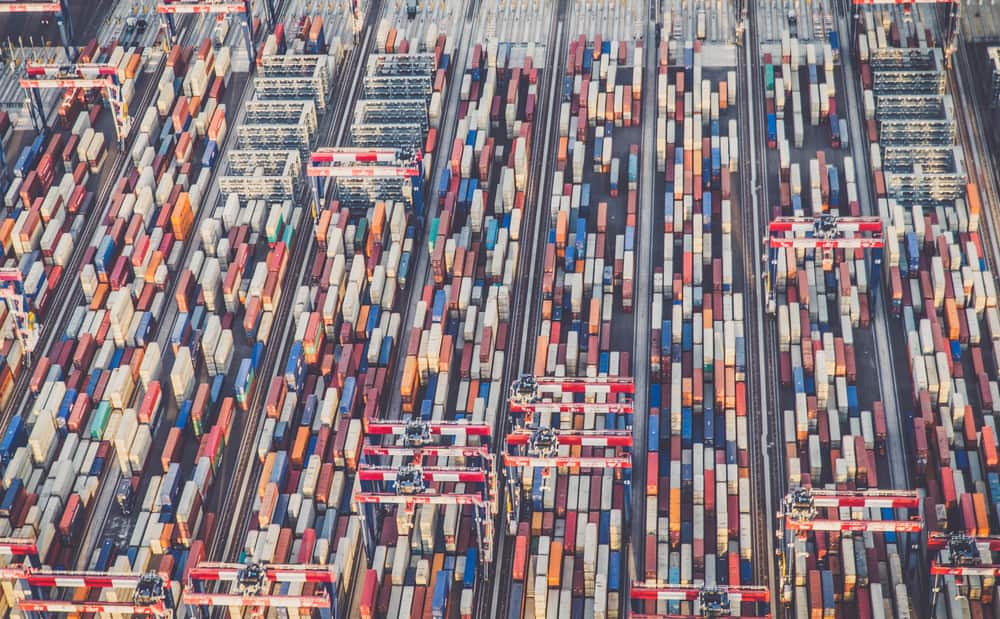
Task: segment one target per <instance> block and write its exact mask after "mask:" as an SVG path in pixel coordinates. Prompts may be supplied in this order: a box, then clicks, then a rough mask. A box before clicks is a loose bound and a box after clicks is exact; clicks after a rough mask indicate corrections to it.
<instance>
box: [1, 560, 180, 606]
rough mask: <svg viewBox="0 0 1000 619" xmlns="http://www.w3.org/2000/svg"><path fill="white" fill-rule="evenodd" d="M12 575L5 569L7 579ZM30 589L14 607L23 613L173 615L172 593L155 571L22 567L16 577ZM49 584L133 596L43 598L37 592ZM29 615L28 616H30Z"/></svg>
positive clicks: (46, 587) (49, 585) (48, 586)
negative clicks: (127, 592)
mask: <svg viewBox="0 0 1000 619" xmlns="http://www.w3.org/2000/svg"><path fill="white" fill-rule="evenodd" d="M12 575H13V574H10V573H9V572H8V571H5V572H4V578H5V579H8V578H9V577H10V576H12ZM16 580H17V581H18V582H20V583H23V585H22V586H23V587H25V588H26V589H27V590H29V591H31V592H32V593H31V597H30V598H26V599H18V601H17V607H18V609H19V610H21V611H22V612H25V613H42V615H41V616H43V617H44V616H45V614H46V613H60V614H76V613H120V614H127V615H132V616H139V617H156V618H158V619H168V618H172V617H173V616H174V601H173V593H172V592H171V591H170V586H169V584H168V583H167V582H165V581H164V579H163V577H162V576H160V575H159V574H157V573H155V572H148V573H146V574H133V573H131V572H92V571H57V570H49V569H38V568H25V569H24V572H23V573H22V574H21V575H20V576H19V577H17V578H16ZM52 587H66V588H72V589H75V588H80V587H84V588H88V589H125V590H130V591H132V599H131V600H128V601H123V602H110V601H109V602H101V601H79V602H78V601H75V600H60V599H46V598H45V597H44V596H42V595H41V594H40V593H39V592H40V591H42V590H43V589H48V588H52ZM29 616H30V615H29Z"/></svg>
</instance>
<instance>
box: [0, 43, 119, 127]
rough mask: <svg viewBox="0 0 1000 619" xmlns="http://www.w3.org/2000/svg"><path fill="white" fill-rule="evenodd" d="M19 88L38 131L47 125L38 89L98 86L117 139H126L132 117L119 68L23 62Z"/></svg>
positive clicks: (82, 64) (86, 64)
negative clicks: (111, 119) (123, 92)
mask: <svg viewBox="0 0 1000 619" xmlns="http://www.w3.org/2000/svg"><path fill="white" fill-rule="evenodd" d="M19 82H20V85H21V88H24V89H25V90H27V91H28V93H29V97H28V102H29V104H30V111H31V119H32V123H33V124H34V125H35V129H36V130H38V131H39V132H41V131H45V130H46V129H47V127H48V123H47V121H46V114H45V109H44V107H43V106H42V98H41V95H40V94H39V90H40V89H43V88H55V89H60V90H64V89H67V88H100V89H102V90H103V91H104V95H105V98H106V99H107V100H108V103H109V104H110V107H111V114H112V116H113V118H114V121H115V133H116V135H117V137H118V143H119V144H121V145H123V146H124V144H125V141H126V140H127V139H128V133H129V130H130V129H131V127H132V119H131V118H130V117H129V113H128V102H127V101H125V99H124V97H123V95H122V85H121V82H120V81H119V79H118V69H117V68H116V67H114V66H111V65H109V64H102V63H76V64H43V63H35V62H29V63H27V64H26V65H25V76H24V77H22V78H21V79H20V80H19Z"/></svg>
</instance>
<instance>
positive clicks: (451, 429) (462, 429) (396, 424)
mask: <svg viewBox="0 0 1000 619" xmlns="http://www.w3.org/2000/svg"><path fill="white" fill-rule="evenodd" d="M365 434H366V435H367V436H400V437H402V442H403V445H404V446H408V447H419V446H423V445H433V444H438V441H436V440H435V439H438V440H439V439H440V438H443V437H446V436H450V437H454V438H455V439H458V438H459V437H463V438H464V437H468V436H478V437H481V438H482V440H486V441H489V438H490V434H492V432H491V430H490V427H489V426H488V425H486V424H485V423H448V422H445V423H430V422H427V421H422V420H419V419H417V420H411V421H382V420H378V421H372V420H369V421H368V423H367V425H366V427H365Z"/></svg>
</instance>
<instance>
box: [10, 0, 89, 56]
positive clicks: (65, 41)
mask: <svg viewBox="0 0 1000 619" xmlns="http://www.w3.org/2000/svg"><path fill="white" fill-rule="evenodd" d="M7 13H55V16H56V24H57V25H58V26H59V38H60V39H61V41H62V46H63V51H65V52H66V58H67V59H68V60H73V59H74V53H73V48H72V45H73V21H72V15H71V14H70V10H69V2H68V1H67V0H56V1H55V2H0V14H7Z"/></svg>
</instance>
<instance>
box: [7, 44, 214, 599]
mask: <svg viewBox="0 0 1000 619" xmlns="http://www.w3.org/2000/svg"><path fill="white" fill-rule="evenodd" d="M206 50H208V51H210V50H211V44H210V43H209V42H206V43H205V44H204V45H202V48H201V50H198V51H196V50H194V49H192V48H190V47H181V46H178V47H175V48H174V50H173V51H172V53H171V54H170V55H169V56H168V58H167V61H166V68H165V70H164V74H163V77H162V79H161V81H160V82H159V84H158V85H157V88H158V91H159V96H158V105H159V106H160V109H158V107H157V106H155V105H154V106H152V107H150V108H149V109H148V110H146V111H145V112H144V113H143V114H141V115H140V116H139V117H138V118H139V119H140V120H139V123H140V124H139V134H140V138H139V142H140V144H138V145H141V146H142V147H143V148H141V149H137V151H138V152H137V153H136V155H137V156H136V157H135V159H137V161H136V160H135V159H134V160H133V162H132V163H133V165H132V166H130V167H129V168H128V169H127V170H126V172H125V173H124V175H123V176H122V178H121V179H120V180H119V182H118V183H117V184H116V185H115V186H114V189H113V191H112V195H111V201H110V204H109V205H108V209H107V214H106V217H105V218H104V219H103V220H102V221H101V222H100V227H99V228H98V232H97V234H96V235H95V237H94V240H93V241H92V244H91V245H90V246H88V247H87V248H86V250H85V252H84V256H83V267H82V269H81V272H80V274H79V277H80V285H81V288H82V290H83V293H84V298H85V300H86V303H85V304H84V305H80V306H78V307H75V308H73V309H72V311H71V313H70V319H69V324H68V326H67V329H66V332H65V337H63V339H61V340H60V341H59V342H58V343H57V344H55V347H54V348H53V349H52V350H51V351H50V352H49V354H48V355H47V356H45V357H43V358H42V359H41V360H40V361H39V363H38V366H37V367H36V369H35V372H34V374H33V376H32V379H31V381H30V387H31V390H32V392H34V393H35V394H36V396H35V400H34V404H33V406H32V408H31V409H30V413H29V414H27V415H26V416H24V417H21V416H15V417H14V419H13V421H12V422H11V425H10V426H9V427H8V429H7V430H6V434H5V437H7V438H6V439H5V440H6V441H7V442H6V443H5V447H4V449H6V453H10V454H11V455H10V458H11V460H10V462H16V463H17V464H16V466H15V467H13V468H12V467H10V466H8V467H7V469H6V470H5V474H6V475H7V477H8V478H9V482H10V483H5V488H7V489H8V493H9V488H10V484H11V483H15V480H17V483H21V484H23V486H22V489H21V490H16V491H15V493H14V494H10V496H11V500H12V504H20V503H23V504H24V505H25V507H24V508H23V510H22V512H23V513H22V512H18V515H16V516H15V518H16V519H8V520H7V521H6V524H5V526H8V527H9V528H8V531H9V532H10V533H12V534H13V533H18V534H19V533H22V532H23V533H28V534H29V536H31V537H36V536H37V537H38V540H39V552H40V555H41V557H42V558H43V560H44V562H45V563H46V564H49V565H71V564H73V563H74V554H75V552H77V550H76V549H77V548H78V547H79V546H80V545H81V543H82V539H81V537H80V535H81V532H80V531H79V528H80V526H81V525H82V523H83V522H84V520H86V518H87V514H88V513H89V512H90V511H91V510H92V509H93V507H92V506H93V504H94V498H95V497H96V493H97V491H98V489H99V487H100V485H101V483H115V480H116V479H117V478H118V473H109V467H104V465H103V463H104V462H110V461H112V460H115V461H116V462H117V464H118V469H119V473H120V474H121V475H123V476H125V477H126V478H127V477H133V476H136V475H139V474H140V473H141V472H143V471H145V470H149V468H150V467H149V466H148V464H147V463H148V460H149V455H150V451H151V449H152V444H153V443H154V442H156V441H155V439H154V436H159V435H160V434H161V429H163V428H164V425H165V424H162V423H161V420H162V418H163V414H164V411H165V410H166V407H165V403H164V400H165V399H166V398H165V397H164V395H165V394H163V392H162V391H161V389H160V380H161V377H160V373H161V372H160V370H161V354H160V347H159V345H157V344H156V342H155V341H153V340H154V337H153V336H154V335H155V334H156V331H157V330H158V329H159V326H160V320H161V319H162V317H163V315H164V311H165V304H166V303H167V293H166V291H165V290H164V288H165V287H166V284H167V282H168V281H170V273H171V271H173V272H176V270H177V266H178V264H177V263H178V261H179V259H180V255H181V253H182V245H183V240H184V239H185V238H186V237H187V236H188V233H189V231H190V228H191V219H192V215H191V210H192V208H197V204H198V202H199V199H200V196H201V195H202V194H203V193H204V191H205V189H206V185H207V182H208V172H209V171H208V170H206V169H202V170H200V171H199V170H198V166H197V165H196V164H193V163H191V162H190V161H189V158H190V153H191V150H193V148H194V147H195V145H197V144H198V142H199V141H200V136H199V134H198V131H197V128H196V123H195V122H192V118H193V117H202V118H203V117H204V115H206V114H210V112H207V111H206V110H211V109H213V108H215V107H216V106H217V105H218V103H219V101H218V100H217V99H216V98H215V97H214V96H212V95H211V94H209V95H206V96H205V97H204V98H202V99H201V101H202V102H203V103H195V104H193V105H192V104H185V105H180V103H181V102H183V100H184V99H185V98H184V97H183V96H180V97H178V96H177V93H178V91H181V90H182V89H184V88H186V86H185V84H186V83H188V81H189V80H191V79H192V76H193V75H194V74H193V73H192V72H191V71H188V70H186V67H187V66H188V65H189V64H190V62H191V61H192V59H193V58H196V57H197V58H202V57H203V56H204V54H205V52H206ZM228 78H229V73H228V70H227V69H226V68H225V67H222V66H220V65H218V64H217V65H215V68H214V70H210V81H211V82H212V83H213V84H216V83H218V84H225V83H226V82H227V81H228ZM213 88H221V87H215V86H213ZM213 88H209V91H210V92H217V90H214V91H213ZM160 104H162V105H160ZM161 110H162V113H161ZM84 133H86V132H84ZM184 144H187V146H186V147H183V145H184ZM138 145H137V146H138ZM182 147H183V148H182ZM184 148H186V150H184ZM185 153H186V154H185ZM191 339H192V338H191V336H190V335H188V342H189V343H190V341H191ZM181 350H183V351H185V352H181ZM177 357H178V359H179V360H180V363H177V364H175V367H174V369H173V371H172V372H171V377H170V379H171V383H172V384H173V385H174V387H175V390H174V395H175V397H176V396H177V395H179V394H180V393H182V392H184V391H190V390H191V388H192V376H191V369H192V368H191V367H190V363H191V354H190V349H189V348H187V347H183V346H180V347H179V348H178V354H177ZM162 378H163V380H164V381H165V378H166V377H162ZM53 430H54V440H52V436H51V435H52V434H53V432H52V431H53ZM45 437H50V438H49V440H46V438H45ZM45 442H48V443H50V444H51V447H50V448H49V449H50V450H51V451H52V452H53V453H58V452H59V451H60V450H61V451H62V452H63V453H66V454H68V455H67V457H66V458H65V460H64V459H63V458H60V460H59V461H58V462H59V464H58V465H57V468H55V469H48V472H46V467H45V465H46V464H47V463H48V460H47V458H46V457H45V456H46V454H43V453H42V452H40V451H38V449H35V450H34V451H35V452H38V453H32V454H31V455H32V457H33V460H31V459H27V460H26V459H24V456H18V453H19V452H22V451H23V450H24V449H28V448H30V447H31V446H32V445H41V444H43V443H45ZM24 453H28V452H24ZM64 461H65V463H66V464H69V463H73V466H72V467H67V466H66V464H63V462H64ZM32 464H34V465H36V466H35V468H34V470H32ZM106 473H109V474H110V477H111V479H109V480H107V481H106V482H103V481H102V480H103V479H105V477H106ZM46 475H48V478H51V481H49V482H46V481H45V480H46ZM181 481H182V480H181V479H180V478H179V477H177V474H176V473H175V475H174V478H173V480H171V481H170V485H168V491H167V492H165V493H162V492H160V493H158V490H157V488H149V489H148V491H147V492H146V497H147V499H146V500H147V501H148V502H149V503H150V505H153V503H154V498H153V497H160V495H161V494H162V495H163V496H162V497H160V498H156V499H155V502H156V505H157V507H159V506H161V505H163V506H166V507H168V508H169V509H166V510H164V511H163V512H162V517H160V516H158V517H157V518H155V519H154V518H151V517H150V516H149V515H148V513H152V512H153V510H152V509H149V510H145V511H146V512H147V516H145V518H144V517H143V516H142V515H140V517H139V521H138V522H137V525H136V527H135V529H133V532H132V536H131V540H130V544H129V545H127V546H124V547H121V548H119V549H118V551H117V552H118V553H119V555H120V556H118V557H117V559H116V557H115V556H114V553H113V552H111V551H110V549H106V548H102V551H101V552H100V553H99V555H98V557H97V561H96V565H98V566H101V565H105V566H106V565H111V564H116V565H120V564H122V563H121V562H122V561H124V565H125V568H126V569H133V570H135V571H138V572H145V571H147V570H149V569H153V570H158V571H160V572H161V573H164V574H166V575H167V576H172V577H173V578H174V579H175V580H179V578H178V577H177V574H178V573H179V572H177V573H175V568H177V567H179V566H180V565H182V564H183V557H184V555H183V553H182V554H180V555H177V556H175V555H173V554H165V553H167V551H169V550H170V549H171V548H173V547H175V546H176V547H183V546H185V545H186V540H185V534H184V532H183V526H182V524H178V521H179V520H180V519H182V518H183V513H184V510H183V505H179V506H177V507H178V509H174V507H175V505H174V501H175V499H177V498H178V492H176V491H179V490H180V482H181ZM18 494H20V495H21V498H20V499H19V500H18V501H14V498H15V497H16V496H18ZM5 496H6V495H5ZM33 497H37V500H36V498H33ZM181 498H183V496H182V497H181ZM24 501H28V502H27V503H24ZM32 501H34V503H35V504H36V505H41V506H42V509H41V510H36V511H37V512H38V513H34V512H32V511H31V510H29V509H28V507H27V506H28V504H30V503H31V502H32ZM155 511H156V512H159V511H160V510H159V509H156V510H155ZM12 514H13V512H12ZM153 522H155V525H156V526H155V527H154V526H152V524H151V523H153ZM50 523H56V524H58V527H56V528H55V529H54V528H53V527H51V526H49V525H50ZM15 524H16V526H14V525H15ZM56 530H57V531H58V534H57V535H54V534H53V533H52V531H56Z"/></svg>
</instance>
